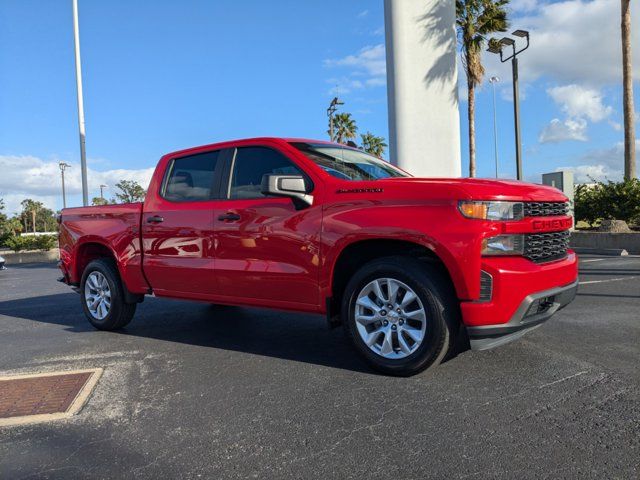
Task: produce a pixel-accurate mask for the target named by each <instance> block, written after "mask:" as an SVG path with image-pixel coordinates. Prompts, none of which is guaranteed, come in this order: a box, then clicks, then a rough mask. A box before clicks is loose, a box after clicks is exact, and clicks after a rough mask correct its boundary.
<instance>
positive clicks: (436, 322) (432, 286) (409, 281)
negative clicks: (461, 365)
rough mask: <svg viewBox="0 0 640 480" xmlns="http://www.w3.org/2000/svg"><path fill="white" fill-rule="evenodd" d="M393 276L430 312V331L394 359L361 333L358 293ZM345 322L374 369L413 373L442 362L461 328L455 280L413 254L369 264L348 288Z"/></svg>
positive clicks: (343, 312)
mask: <svg viewBox="0 0 640 480" xmlns="http://www.w3.org/2000/svg"><path fill="white" fill-rule="evenodd" d="M379 278H393V279H395V280H399V281H400V282H402V283H404V284H405V285H406V286H408V287H410V288H411V289H412V290H413V291H414V292H415V293H416V294H417V296H418V298H419V299H420V301H421V302H422V305H423V306H424V310H425V313H426V334H425V336H424V338H423V340H422V343H421V344H420V345H419V346H418V347H417V349H416V350H415V351H414V352H412V353H411V354H409V355H407V356H406V357H404V358H401V359H390V358H385V357H384V356H382V355H380V354H378V353H376V352H374V351H373V350H372V349H371V348H369V347H368V346H367V344H366V343H365V342H364V340H363V339H362V338H361V336H360V334H359V333H358V330H357V326H356V320H355V308H356V305H355V303H356V301H357V297H358V294H359V293H360V292H361V290H362V289H363V288H365V286H366V285H368V284H369V283H370V282H372V281H373V280H375V279H379ZM341 315H342V323H343V326H344V330H345V333H346V335H347V337H348V338H349V339H350V340H351V341H352V342H353V344H354V346H355V348H356V350H357V351H358V353H359V354H360V355H361V356H362V357H363V358H364V359H365V360H366V361H367V363H369V365H371V366H372V367H373V368H374V369H376V370H378V371H380V372H382V373H385V374H388V375H395V376H411V375H415V374H416V373H419V372H421V371H423V370H425V369H427V368H429V367H431V366H435V365H438V364H440V363H441V362H442V361H443V359H444V358H445V357H446V356H447V354H448V353H452V352H453V350H454V345H455V342H456V337H457V334H458V332H459V329H460V305H459V302H458V300H457V298H456V296H455V293H454V291H453V288H452V286H451V282H450V281H449V279H448V278H447V277H446V276H445V275H444V274H443V273H442V272H441V270H440V269H439V268H438V267H437V266H434V265H430V264H428V263H425V262H421V261H419V260H417V259H415V258H409V257H401V256H394V257H384V258H380V259H376V260H373V261H371V262H369V263H367V264H365V265H364V266H363V267H362V268H360V270H358V271H357V272H356V273H355V274H354V275H353V277H352V278H351V280H350V281H349V283H348V284H347V287H346V289H345V292H344V296H343V299H342V309H341Z"/></svg>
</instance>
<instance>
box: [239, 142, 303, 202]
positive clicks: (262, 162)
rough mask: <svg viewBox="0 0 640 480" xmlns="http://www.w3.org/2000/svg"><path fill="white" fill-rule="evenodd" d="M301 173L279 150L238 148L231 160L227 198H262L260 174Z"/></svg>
mask: <svg viewBox="0 0 640 480" xmlns="http://www.w3.org/2000/svg"><path fill="white" fill-rule="evenodd" d="M267 174H276V175H302V172H301V171H300V169H299V168H298V167H296V166H295V165H294V164H293V163H291V161H290V160H289V159H288V158H287V157H285V156H284V155H283V154H281V153H280V152H277V151H276V150H273V149H271V148H266V147H242V148H238V150H237V152H236V158H235V161H234V162H233V172H232V174H231V184H230V186H229V198H232V199H243V198H262V197H265V196H266V195H263V194H262V193H261V192H260V189H261V188H260V187H261V184H262V176H263V175H267Z"/></svg>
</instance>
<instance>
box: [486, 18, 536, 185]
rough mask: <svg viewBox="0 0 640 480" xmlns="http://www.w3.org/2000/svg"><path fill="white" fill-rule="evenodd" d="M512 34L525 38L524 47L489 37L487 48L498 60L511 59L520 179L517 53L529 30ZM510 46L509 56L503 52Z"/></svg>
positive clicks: (520, 146) (527, 36)
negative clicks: (497, 55) (498, 56)
mask: <svg viewBox="0 0 640 480" xmlns="http://www.w3.org/2000/svg"><path fill="white" fill-rule="evenodd" d="M512 35H514V36H516V37H519V38H524V39H526V40H527V44H526V45H525V46H524V48H521V49H520V50H516V41H515V40H514V39H513V38H509V37H504V38H502V39H501V40H500V41H497V40H495V39H491V41H490V42H489V48H488V49H487V50H488V51H489V52H491V53H496V54H500V61H501V62H502V63H504V62H507V61H509V60H511V71H512V75H513V116H514V126H515V134H516V171H517V178H518V180H522V142H521V140H520V90H519V88H518V55H519V54H520V53H522V52H524V51H525V50H526V49H527V48H529V32H527V31H526V30H516V31H515V32H513V33H512ZM507 46H510V47H511V48H512V49H513V53H512V54H511V55H509V56H505V55H504V54H503V50H504V48H505V47H507Z"/></svg>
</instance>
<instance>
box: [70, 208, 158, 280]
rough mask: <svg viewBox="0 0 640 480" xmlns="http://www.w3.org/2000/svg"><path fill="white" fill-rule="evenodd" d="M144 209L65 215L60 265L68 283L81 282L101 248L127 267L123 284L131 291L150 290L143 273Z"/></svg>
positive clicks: (77, 210)
mask: <svg viewBox="0 0 640 480" xmlns="http://www.w3.org/2000/svg"><path fill="white" fill-rule="evenodd" d="M142 205H143V204H142V203H126V204H122V205H100V206H94V207H79V208H66V209H64V210H63V211H62V216H63V219H64V221H63V222H62V223H61V225H60V261H61V267H62V270H63V272H64V273H65V277H66V280H67V282H68V283H70V284H72V285H73V284H78V283H79V282H80V279H81V275H82V271H83V270H84V266H85V264H86V262H87V259H88V258H90V257H91V255H90V254H91V253H92V251H93V250H95V249H96V248H100V247H97V246H96V244H99V245H102V246H104V248H105V249H108V250H109V251H110V252H111V253H112V255H114V256H115V258H116V261H117V262H118V264H119V265H124V266H125V269H126V271H125V272H123V280H124V281H125V284H127V287H128V288H130V290H131V291H140V289H141V288H142V289H146V287H147V286H146V281H145V280H144V278H143V274H142V269H141V266H142V255H141V238H140V221H141V216H142ZM88 244H91V246H89V245H88ZM83 246H84V247H83Z"/></svg>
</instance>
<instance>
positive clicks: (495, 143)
mask: <svg viewBox="0 0 640 480" xmlns="http://www.w3.org/2000/svg"><path fill="white" fill-rule="evenodd" d="M499 81H500V78H499V77H491V78H490V79H489V82H490V83H491V87H492V88H493V148H494V151H495V157H496V178H498V115H497V113H496V83H498V82H499Z"/></svg>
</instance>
